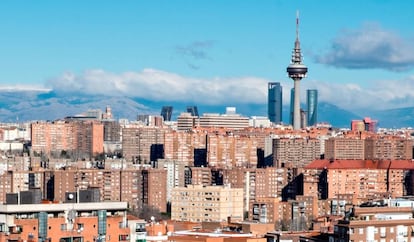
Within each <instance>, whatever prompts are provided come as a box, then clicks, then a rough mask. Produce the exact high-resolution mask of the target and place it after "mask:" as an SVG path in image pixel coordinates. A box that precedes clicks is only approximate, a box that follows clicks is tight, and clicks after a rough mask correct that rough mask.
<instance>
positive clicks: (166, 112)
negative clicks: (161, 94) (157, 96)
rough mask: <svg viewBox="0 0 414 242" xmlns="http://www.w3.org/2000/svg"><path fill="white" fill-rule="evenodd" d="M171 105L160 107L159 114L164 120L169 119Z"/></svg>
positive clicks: (171, 109)
mask: <svg viewBox="0 0 414 242" xmlns="http://www.w3.org/2000/svg"><path fill="white" fill-rule="evenodd" d="M172 111H173V107H172V106H163V107H162V109H161V116H162V117H163V119H164V121H171V116H172Z"/></svg>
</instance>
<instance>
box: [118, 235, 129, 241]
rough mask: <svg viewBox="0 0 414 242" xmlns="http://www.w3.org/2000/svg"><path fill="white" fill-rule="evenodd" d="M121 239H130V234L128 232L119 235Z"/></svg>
mask: <svg viewBox="0 0 414 242" xmlns="http://www.w3.org/2000/svg"><path fill="white" fill-rule="evenodd" d="M119 241H129V235H128V234H121V235H119Z"/></svg>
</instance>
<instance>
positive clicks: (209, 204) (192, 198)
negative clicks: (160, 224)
mask: <svg viewBox="0 0 414 242" xmlns="http://www.w3.org/2000/svg"><path fill="white" fill-rule="evenodd" d="M228 217H233V218H237V219H239V220H243V189H242V188H231V187H230V186H201V185H188V186H187V187H175V188H174V189H173V191H172V201H171V219H172V220H177V221H190V222H203V221H215V222H220V221H227V219H228Z"/></svg>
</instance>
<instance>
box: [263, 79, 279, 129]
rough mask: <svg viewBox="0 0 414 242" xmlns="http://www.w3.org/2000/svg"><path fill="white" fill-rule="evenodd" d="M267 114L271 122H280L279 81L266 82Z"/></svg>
mask: <svg viewBox="0 0 414 242" xmlns="http://www.w3.org/2000/svg"><path fill="white" fill-rule="evenodd" d="M267 114H268V117H269V120H270V121H271V122H273V123H277V124H280V123H282V86H281V85H280V83H279V82H269V83H268V94H267Z"/></svg>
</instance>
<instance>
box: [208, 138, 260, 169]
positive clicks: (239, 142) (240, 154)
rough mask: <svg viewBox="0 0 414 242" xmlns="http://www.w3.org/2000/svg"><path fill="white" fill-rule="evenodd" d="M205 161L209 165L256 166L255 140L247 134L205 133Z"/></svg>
mask: <svg viewBox="0 0 414 242" xmlns="http://www.w3.org/2000/svg"><path fill="white" fill-rule="evenodd" d="M207 162H208V165H209V166H211V167H217V168H227V169H229V168H233V167H257V142H256V140H255V139H250V138H249V137H248V136H236V135H232V134H224V135H223V134H214V133H209V134H208V135H207Z"/></svg>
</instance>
